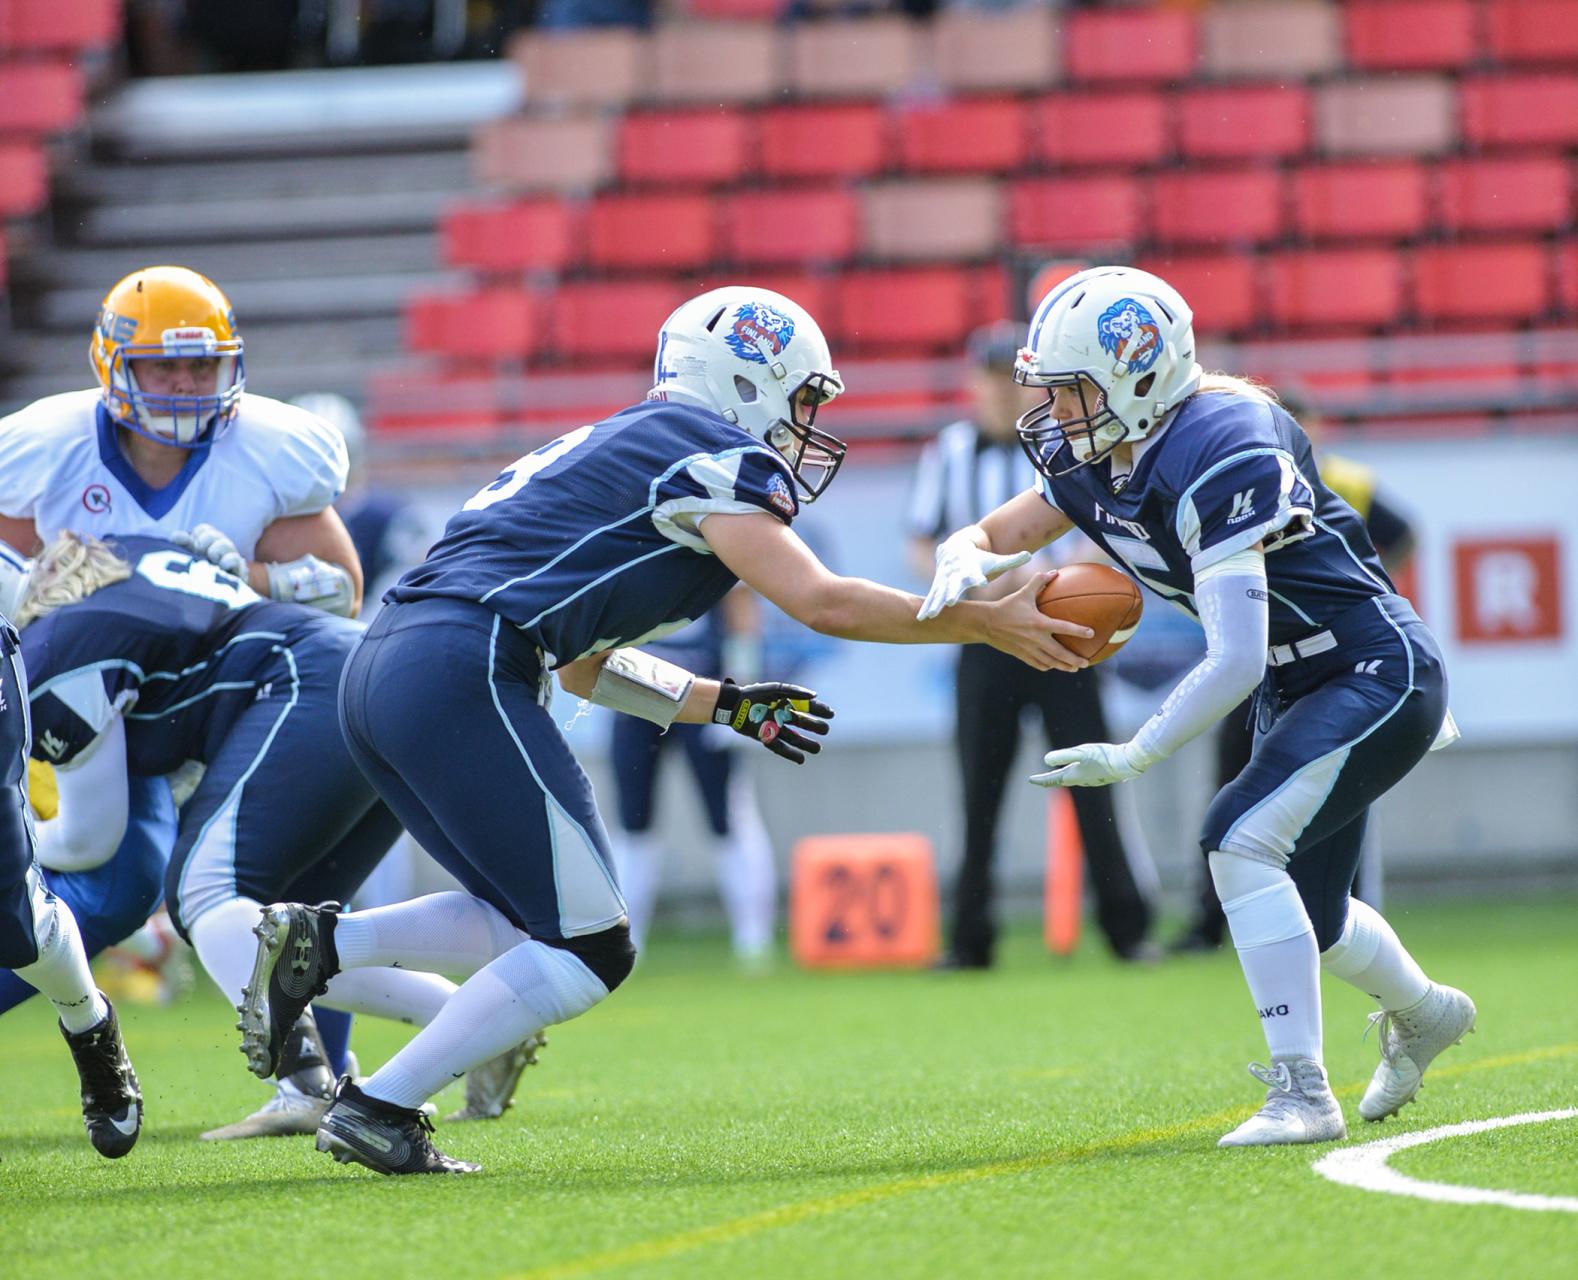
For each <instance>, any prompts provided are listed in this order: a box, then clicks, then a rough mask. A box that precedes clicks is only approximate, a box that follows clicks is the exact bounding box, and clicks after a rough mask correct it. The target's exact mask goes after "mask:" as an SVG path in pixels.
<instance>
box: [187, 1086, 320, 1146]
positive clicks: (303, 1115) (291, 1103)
mask: <svg viewBox="0 0 1578 1280" xmlns="http://www.w3.org/2000/svg"><path fill="white" fill-rule="evenodd" d="M332 1100H333V1099H332V1098H331V1097H329V1096H328V1095H325V1094H317V1093H308V1092H305V1091H304V1090H302V1089H299V1088H297V1086H296V1085H295V1083H294V1082H293V1080H292V1078H291V1077H289V1076H287V1077H286V1078H285V1079H283V1080H281V1081H280V1082H279V1083H278V1084H276V1085H275V1086H274V1096H273V1097H272V1098H270V1099H269V1100H268V1101H267V1102H265V1103H264V1104H263V1105H262V1106H261V1107H259V1108H258V1109H257V1110H256V1111H254V1112H253V1113H252V1114H251V1115H249V1116H247V1117H246V1118H245V1119H243V1120H237V1121H236V1122H235V1123H234V1124H227V1125H221V1126H220V1127H219V1128H218V1129H210V1130H209V1131H208V1132H207V1133H205V1134H203V1135H201V1136H202V1139H203V1141H204V1142H231V1141H234V1140H236V1139H239V1138H284V1137H289V1136H291V1135H292V1134H301V1133H309V1134H310V1133H317V1132H318V1122H319V1121H320V1120H322V1119H323V1113H324V1112H325V1111H327V1110H328V1109H329V1103H330V1102H331V1101H332Z"/></svg>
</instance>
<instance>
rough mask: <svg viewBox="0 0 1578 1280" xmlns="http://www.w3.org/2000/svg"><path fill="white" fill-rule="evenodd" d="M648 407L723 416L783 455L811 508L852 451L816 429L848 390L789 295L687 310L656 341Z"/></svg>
mask: <svg viewBox="0 0 1578 1280" xmlns="http://www.w3.org/2000/svg"><path fill="white" fill-rule="evenodd" d="M652 382H653V386H652V390H651V391H650V392H649V393H648V395H647V398H648V399H649V400H679V401H683V402H684V403H687V404H697V405H700V406H701V407H702V408H704V409H711V410H712V411H713V412H714V413H717V414H721V415H722V416H723V417H725V418H727V419H728V420H729V421H730V422H732V423H734V424H735V425H736V426H738V427H741V428H742V429H744V430H745V431H748V432H750V434H751V435H753V436H755V437H756V438H757V439H758V440H761V441H763V442H765V443H766V444H768V445H770V446H772V447H773V448H774V449H776V450H778V452H779V453H781V454H783V456H784V458H785V459H786V460H787V461H788V463H789V469H790V470H791V471H792V472H793V473H794V478H795V480H796V481H797V482H798V483H799V485H800V489H801V494H802V496H803V497H804V499H805V500H806V501H807V502H812V501H815V499H816V498H817V497H819V496H820V495H821V493H822V491H823V490H824V489H826V488H827V486H828V485H829V484H830V483H832V480H833V477H834V475H836V474H837V473H838V468H839V465H840V464H841V463H842V462H843V460H844V454H845V452H846V451H847V449H848V446H847V445H845V444H844V442H843V441H842V440H840V439H838V438H837V437H836V436H831V435H829V434H828V433H827V432H825V431H818V430H817V429H816V426H815V425H814V424H815V422H816V411H817V410H818V409H819V408H820V407H821V406H822V405H824V404H826V403H827V402H828V401H830V400H832V399H833V398H834V397H836V396H838V395H839V394H840V393H842V391H843V390H844V384H843V382H842V381H841V380H840V379H839V376H838V370H836V369H834V368H833V356H832V353H831V352H830V351H829V350H828V347H827V339H826V338H824V337H823V336H822V330H821V329H820V328H819V327H818V325H817V323H816V321H815V320H813V319H812V318H811V313H810V312H808V311H807V310H805V308H804V307H801V306H799V305H798V304H797V303H794V302H791V301H790V300H789V299H788V298H786V297H784V296H783V294H781V293H774V292H773V291H772V290H770V289H753V288H751V287H749V286H748V285H728V286H726V287H724V288H721V289H713V290H712V291H711V292H709V293H704V294H702V295H700V296H699V297H696V298H692V299H691V300H690V301H689V302H686V303H684V304H683V305H681V306H680V307H679V309H678V310H676V311H675V312H674V314H673V315H671V316H670V317H669V318H668V319H667V320H665V321H664V322H663V327H662V329H661V330H659V332H658V348H657V360H656V361H655V363H654V365H653V373H652Z"/></svg>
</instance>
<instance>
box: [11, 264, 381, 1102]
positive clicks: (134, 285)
mask: <svg viewBox="0 0 1578 1280" xmlns="http://www.w3.org/2000/svg"><path fill="white" fill-rule="evenodd" d="M89 360H90V363H91V365H92V367H93V370H94V373H95V375H96V378H97V383H98V385H97V386H96V387H94V388H91V389H89V390H85V391H74V392H69V393H66V394H64V395H56V396H49V397H47V398H45V399H43V400H39V401H37V402H35V403H34V404H32V405H29V406H28V407H26V408H24V409H22V410H20V411H18V412H17V413H14V414H11V415H9V416H8V417H6V418H4V419H0V538H3V539H4V540H6V541H7V542H9V543H10V544H11V545H14V546H16V547H17V548H18V549H20V550H21V551H23V552H24V553H26V552H28V551H30V550H32V549H34V548H36V547H37V546H39V545H40V541H41V539H43V538H53V537H55V536H56V535H57V534H59V533H61V532H63V531H65V530H74V531H78V532H82V533H88V534H93V535H97V536H106V535H110V534H142V533H148V534H159V535H162V536H168V537H175V538H178V539H181V540H184V541H186V542H187V543H188V545H190V546H191V547H193V548H194V549H196V550H198V551H200V552H201V553H202V554H204V555H206V556H207V557H208V558H209V559H211V560H213V561H214V562H215V563H217V564H220V565H222V566H224V567H225V568H227V569H232V570H236V571H239V572H241V573H242V574H243V576H245V577H246V578H247V579H248V581H249V582H250V584H251V585H252V586H253V588H254V589H255V590H257V591H258V592H259V593H260V594H261V595H264V596H268V597H271V598H274V599H278V600H289V601H293V602H296V603H301V604H308V605H312V606H314V607H317V608H321V609H325V610H327V611H329V612H333V613H341V614H346V615H349V614H351V613H353V612H354V611H355V610H356V608H357V606H358V602H359V595H360V589H361V568H360V564H359V562H358V560H357V557H356V553H355V549H354V547H353V546H352V544H351V541H350V538H349V535H348V534H347V533H346V531H345V528H344V526H343V524H342V523H341V522H340V519H339V517H338V516H337V515H336V514H335V512H334V511H333V509H332V507H331V504H332V503H333V501H334V499H335V498H336V497H337V496H338V495H339V493H340V491H341V490H342V489H343V488H344V486H345V482H346V456H345V448H344V445H343V444H342V443H341V441H340V437H339V435H338V434H337V433H336V432H335V431H334V430H333V429H332V428H331V427H330V426H328V425H327V424H325V423H324V422H322V421H320V420H319V419H318V418H317V417H315V416H314V415H312V414H311V413H308V412H305V411H303V410H301V409H298V408H295V407H293V406H290V405H286V404H282V403H280V402H279V401H276V400H270V399H267V398H265V397H263V396H258V395H254V394H251V393H249V392H247V390H246V370H245V355H244V343H243V340H242V337H241V333H240V331H239V329H238V327H237V325H236V320H235V316H234V313H233V311H232V309H231V306H230V302H229V300H228V299H227V298H226V297H225V295H224V293H223V292H222V291H221V290H220V289H219V288H218V286H216V285H215V284H214V283H213V282H212V281H211V280H208V279H207V278H205V277H204V276H201V275H199V274H198V273H197V272H195V271H190V270H188V269H186V268H184V267H174V266H159V267H147V268H144V269H142V270H140V271H134V272H132V273H131V274H130V275H128V276H127V277H125V278H124V279H123V280H121V281H119V282H118V283H117V284H116V285H115V286H114V288H112V289H111V290H110V291H109V293H108V294H107V295H106V297H105V299H104V304H103V306H102V307H101V309H100V311H99V314H98V317H97V319H96V321H95V323H94V327H93V333H92V336H91V340H90V344H89ZM221 530H222V532H221ZM40 768H42V766H40V765H39V764H38V763H37V762H36V761H35V762H34V770H35V775H36V774H37V771H38V770H39V769H40ZM130 785H131V788H132V790H131V806H130V810H129V816H128V821H127V824H126V837H125V839H124V841H123V842H122V845H121V847H120V849H119V850H117V851H116V853H115V855H114V856H113V857H112V858H110V859H109V860H107V861H106V862H104V863H103V865H101V866H99V867H97V868H95V869H94V870H92V871H68V870H64V869H60V868H53V867H50V866H48V865H47V864H46V865H45V866H44V868H43V874H44V877H45V881H46V883H47V885H48V886H49V888H50V889H51V890H52V891H53V892H54V893H55V894H57V895H58V896H59V897H61V898H62V899H63V900H65V901H66V902H68V903H69V904H70V905H71V906H72V908H73V909H74V911H75V913H76V916H77V919H78V922H79V926H80V928H81V931H82V938H83V943H84V945H85V947H86V948H87V951H88V954H89V955H90V956H91V955H94V954H96V953H97V952H99V951H100V950H102V949H103V948H104V947H107V946H109V945H111V944H113V943H115V942H118V941H120V940H121V939H123V938H125V937H127V936H128V935H130V934H131V933H132V932H133V931H134V930H135V929H137V928H138V927H139V926H140V925H141V924H142V923H143V921H144V920H145V919H147V917H148V914H149V912H150V911H152V910H153V909H154V908H155V906H157V904H158V901H159V894H160V888H161V886H162V883H163V879H164V869H165V863H166V861H167V859H168V857H169V852H170V849H171V847H172V845H173V843H174V840H175V824H176V817H175V806H174V804H173V802H172V800H171V796H170V788H169V786H168V785H167V784H166V782H165V781H164V780H163V779H160V778H153V777H140V776H138V777H133V778H132V780H131V784H130ZM32 994H33V992H32V988H31V987H29V986H27V985H26V984H25V983H22V982H19V981H17V980H16V978H15V977H14V976H13V975H11V974H9V973H3V972H0V1011H3V1010H5V1009H9V1008H11V1007H12V1006H14V1005H15V1004H17V1003H18V1002H20V1001H21V1000H24V999H26V998H27V997H29V996H31V995H32ZM324 1022H325V1028H326V1030H327V1029H328V1028H329V1024H330V1022H331V1018H326V1019H325V1020H324ZM337 1022H338V1026H337V1028H336V1030H337V1031H338V1034H337V1035H336V1036H334V1037H333V1039H335V1041H336V1043H343V1039H344V1036H345V1035H346V1034H348V1027H349V1024H348V1021H347V1020H345V1019H337ZM331 1059H332V1065H333V1066H334V1068H335V1070H336V1072H337V1071H338V1070H340V1069H342V1067H343V1055H334V1054H332V1053H331ZM276 1101H277V1102H280V1104H281V1105H278V1106H275V1107H274V1109H273V1111H272V1112H271V1113H270V1115H269V1116H267V1117H263V1119H262V1120H260V1121H259V1123H260V1124H262V1125H263V1131H272V1127H277V1125H278V1124H279V1123H280V1121H281V1120H282V1118H283V1117H284V1113H285V1112H286V1111H288V1110H289V1109H290V1108H289V1106H288V1105H286V1104H288V1102H289V1100H288V1099H283V1100H279V1099H277V1100H276ZM319 1109H320V1108H317V1107H314V1108H310V1109H309V1113H307V1114H304V1115H303V1116H302V1117H301V1118H300V1119H299V1121H298V1123H299V1125H301V1126H311V1125H312V1124H314V1123H315V1121H316V1114H317V1111H318V1110H319ZM308 1131H309V1132H310V1127H309V1128H308Z"/></svg>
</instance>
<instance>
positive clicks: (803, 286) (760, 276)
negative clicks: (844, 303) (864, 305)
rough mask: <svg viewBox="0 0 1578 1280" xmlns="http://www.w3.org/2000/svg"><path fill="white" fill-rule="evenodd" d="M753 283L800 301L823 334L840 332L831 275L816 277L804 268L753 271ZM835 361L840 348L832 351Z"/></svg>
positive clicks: (760, 287) (835, 362)
mask: <svg viewBox="0 0 1578 1280" xmlns="http://www.w3.org/2000/svg"><path fill="white" fill-rule="evenodd" d="M750 282H751V284H752V285H754V286H755V287H757V288H759V289H771V290H772V291H773V292H774V293H781V294H783V296H784V297H786V298H789V299H792V300H793V301H795V302H798V303H799V304H800V305H801V306H802V307H804V308H805V309H806V310H807V311H809V312H810V313H811V315H812V318H813V319H815V320H816V322H817V324H818V325H819V326H821V329H822V332H823V333H824V334H829V335H831V334H833V333H835V332H836V331H837V329H838V315H837V309H836V305H835V299H836V292H835V290H834V288H833V282H832V280H830V279H829V278H828V277H826V276H814V275H811V274H810V273H809V272H805V271H771V270H768V271H755V270H753V271H752V272H751V280H750ZM833 363H834V364H835V365H836V364H837V363H838V352H837V351H834V352H833Z"/></svg>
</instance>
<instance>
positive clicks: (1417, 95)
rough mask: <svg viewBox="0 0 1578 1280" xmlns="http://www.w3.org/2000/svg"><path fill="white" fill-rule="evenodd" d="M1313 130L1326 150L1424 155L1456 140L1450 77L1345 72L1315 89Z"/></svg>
mask: <svg viewBox="0 0 1578 1280" xmlns="http://www.w3.org/2000/svg"><path fill="white" fill-rule="evenodd" d="M1315 131H1316V138H1317V141H1318V142H1319V143H1320V145H1321V147H1322V148H1323V149H1324V150H1326V151H1327V152H1329V153H1330V154H1332V155H1339V156H1343V155H1368V156H1379V155H1387V156H1399V155H1426V154H1431V153H1434V152H1437V151H1446V150H1448V149H1450V148H1451V147H1452V146H1453V145H1454V144H1455V143H1456V141H1457V122H1456V120H1455V119H1454V111H1453V102H1452V82H1451V81H1450V80H1448V79H1447V78H1446V77H1445V76H1438V75H1412V76H1402V75H1387V76H1350V77H1348V78H1347V79H1344V80H1336V81H1333V82H1331V83H1330V84H1324V85H1322V86H1321V87H1320V88H1319V89H1317V90H1316V92H1315Z"/></svg>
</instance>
